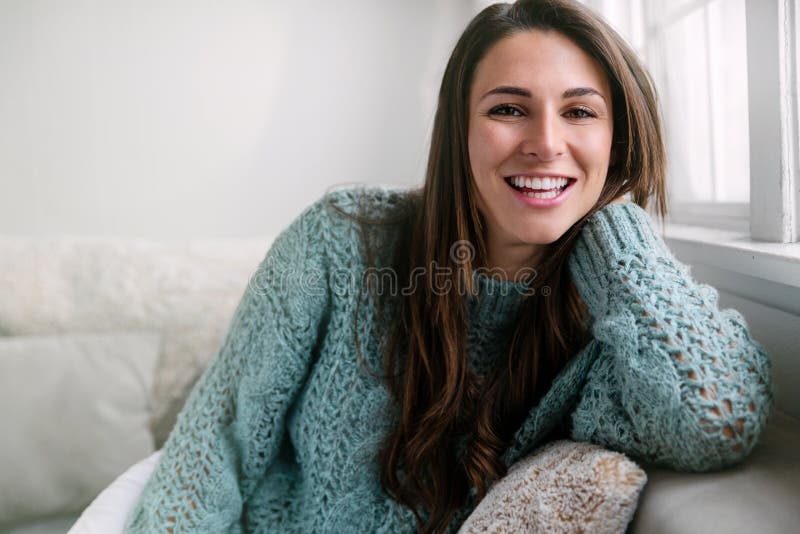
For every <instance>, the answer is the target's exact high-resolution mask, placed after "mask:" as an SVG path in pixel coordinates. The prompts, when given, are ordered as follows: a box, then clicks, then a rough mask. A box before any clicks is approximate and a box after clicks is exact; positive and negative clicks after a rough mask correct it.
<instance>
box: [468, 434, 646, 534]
mask: <svg viewBox="0 0 800 534" xmlns="http://www.w3.org/2000/svg"><path fill="white" fill-rule="evenodd" d="M646 482H647V475H646V474H645V472H644V470H642V468H641V467H639V466H638V465H637V464H636V463H635V462H633V461H632V460H631V459H630V458H628V457H627V456H625V455H624V454H621V453H618V452H613V451H610V450H608V449H604V448H602V447H600V446H598V445H593V444H591V443H579V442H575V441H569V440H559V441H553V442H550V443H548V444H546V445H544V446H543V447H540V448H539V449H537V450H536V451H534V452H532V453H531V454H530V455H528V456H527V457H526V458H523V459H522V460H520V461H519V462H517V463H516V464H514V465H512V466H511V467H510V468H509V470H508V474H507V475H506V476H505V477H503V478H502V479H500V480H498V481H497V482H495V483H494V484H493V485H492V486H491V488H490V489H489V492H488V493H487V494H486V497H484V498H483V500H482V501H481V502H480V503H478V506H477V507H476V508H475V510H473V512H472V514H471V515H470V516H469V517H468V518H467V520H466V521H465V522H464V524H463V525H462V526H461V529H460V530H459V531H458V532H459V534H477V533H501V532H502V533H505V532H535V533H545V532H546V533H557V532H572V533H574V532H585V533H589V532H591V533H603V532H625V528H626V527H627V525H628V523H630V521H631V519H632V518H633V514H634V512H635V511H636V504H637V501H638V499H639V493H640V492H641V491H642V488H644V485H645V483H646Z"/></svg>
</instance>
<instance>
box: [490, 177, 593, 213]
mask: <svg viewBox="0 0 800 534" xmlns="http://www.w3.org/2000/svg"><path fill="white" fill-rule="evenodd" d="M503 181H504V182H505V180H503ZM505 183H506V186H508V188H509V189H511V192H512V193H514V196H516V197H517V198H518V199H519V200H520V201H522V202H524V203H525V204H527V205H529V206H533V207H535V208H552V207H553V206H558V205H559V204H561V203H562V202H564V200H565V199H566V198H567V197H568V196H569V194H570V193H571V192H572V189H573V186H574V185H575V184H576V183H578V181H577V180H570V181H569V184H567V187H566V188H565V189H564V190H563V191H562V192H561V193H559V195H558V196H557V197H553V198H534V197H529V196H527V195H525V194H524V193H522V192H520V191H517V190H516V189H514V188H513V187H511V186H510V185H509V183H508V182H505Z"/></svg>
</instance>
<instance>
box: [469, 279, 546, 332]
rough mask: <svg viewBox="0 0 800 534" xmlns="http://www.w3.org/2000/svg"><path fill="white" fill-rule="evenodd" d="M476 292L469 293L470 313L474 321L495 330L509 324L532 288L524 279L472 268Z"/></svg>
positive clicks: (475, 323) (482, 326)
mask: <svg viewBox="0 0 800 534" xmlns="http://www.w3.org/2000/svg"><path fill="white" fill-rule="evenodd" d="M472 280H473V282H474V283H475V285H476V288H477V295H467V297H466V298H467V314H468V318H469V321H470V323H471V324H473V325H475V326H479V327H481V328H492V329H494V330H498V329H505V328H506V327H509V326H510V325H511V324H512V323H513V322H514V320H515V319H516V318H517V317H518V316H519V312H520V310H521V309H522V304H523V302H524V301H525V299H524V295H525V292H526V291H528V292H529V291H531V288H530V286H529V285H528V284H526V283H525V282H515V281H513V280H498V279H496V278H492V277H491V276H487V275H486V274H483V273H481V272H479V271H473V272H472Z"/></svg>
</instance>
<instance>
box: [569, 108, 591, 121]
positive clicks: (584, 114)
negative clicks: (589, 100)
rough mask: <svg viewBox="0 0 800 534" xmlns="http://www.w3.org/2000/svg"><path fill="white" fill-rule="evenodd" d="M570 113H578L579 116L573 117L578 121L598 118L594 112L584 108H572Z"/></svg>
mask: <svg viewBox="0 0 800 534" xmlns="http://www.w3.org/2000/svg"><path fill="white" fill-rule="evenodd" d="M568 113H578V115H573V117H575V118H576V119H590V118H592V117H596V116H597V115H595V114H594V113H593V112H592V110H590V109H589V108H584V107H577V108H572V109H571V110H569V111H568Z"/></svg>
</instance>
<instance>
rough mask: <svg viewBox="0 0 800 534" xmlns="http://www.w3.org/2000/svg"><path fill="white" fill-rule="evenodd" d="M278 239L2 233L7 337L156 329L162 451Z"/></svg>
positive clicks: (0, 316)
mask: <svg viewBox="0 0 800 534" xmlns="http://www.w3.org/2000/svg"><path fill="white" fill-rule="evenodd" d="M271 242H272V238H271V237H261V238H248V239H203V240H191V241H179V242H157V241H146V240H136V239H125V238H119V239H115V238H88V237H59V238H21V237H0V295H2V296H3V298H2V299H0V335H16V336H20V335H36V334H51V333H68V332H80V331H92V332H103V331H119V330H158V331H159V332H161V333H162V335H163V345H162V357H161V360H160V361H159V364H158V370H157V372H156V381H155V385H154V388H153V420H152V423H151V424H152V429H153V436H154V438H155V443H156V447H157V448H160V447H161V445H162V444H163V443H164V441H165V440H166V437H167V435H168V434H169V431H170V429H171V428H172V425H173V424H174V422H175V418H176V415H177V412H178V411H179V410H180V408H181V407H182V406H183V403H184V401H185V399H186V396H187V394H188V392H189V390H190V389H191V386H192V385H193V383H194V382H195V380H196V379H197V377H198V376H199V375H200V373H201V372H202V370H203V369H204V368H205V367H206V365H207V363H208V361H209V360H210V359H211V358H212V357H213V356H214V354H215V352H216V350H217V349H218V347H219V344H220V343H221V342H222V338H223V336H224V334H225V332H226V331H227V329H228V326H229V322H230V319H231V317H232V315H233V311H234V308H235V307H236V304H237V303H238V302H239V300H240V299H241V297H242V294H243V292H244V289H245V287H246V285H247V282H248V279H249V277H250V276H251V274H252V273H254V272H255V271H256V269H257V267H258V264H259V263H260V262H261V260H262V259H263V257H264V255H265V254H266V252H267V250H268V249H269V245H270V243H271Z"/></svg>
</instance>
